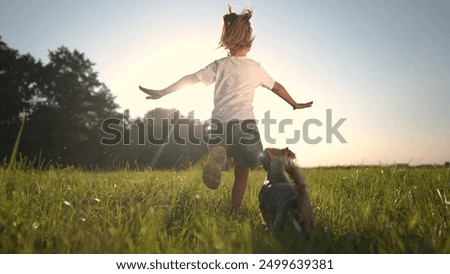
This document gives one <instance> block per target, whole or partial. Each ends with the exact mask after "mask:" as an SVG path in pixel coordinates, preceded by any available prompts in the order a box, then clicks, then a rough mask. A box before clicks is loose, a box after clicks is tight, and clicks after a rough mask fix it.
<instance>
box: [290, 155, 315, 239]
mask: <svg viewBox="0 0 450 274" xmlns="http://www.w3.org/2000/svg"><path fill="white" fill-rule="evenodd" d="M286 173H287V174H288V175H289V177H290V178H291V180H292V181H293V183H294V184H295V185H296V187H297V191H298V199H297V201H298V207H297V210H298V211H299V212H298V223H299V224H300V225H301V226H302V227H303V229H304V230H305V232H306V233H307V234H310V233H311V232H312V231H313V229H314V226H315V220H314V213H313V210H312V207H311V201H310V199H309V195H308V192H307V191H306V189H307V187H308V186H307V185H306V183H305V180H304V178H303V176H302V174H301V173H300V170H299V168H298V166H297V165H296V164H295V163H294V161H293V160H289V161H288V163H287V165H286Z"/></svg>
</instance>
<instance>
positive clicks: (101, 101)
mask: <svg viewBox="0 0 450 274" xmlns="http://www.w3.org/2000/svg"><path fill="white" fill-rule="evenodd" d="M49 59H50V61H49V63H48V64H47V65H45V66H44V68H43V82H42V84H41V85H42V88H41V89H40V93H39V95H38V96H37V98H36V99H35V102H34V106H33V109H32V112H31V115H30V118H29V124H31V126H29V127H27V128H26V131H25V136H27V139H28V140H27V141H28V142H26V144H27V145H28V147H27V148H28V153H37V152H38V151H43V152H44V154H45V156H46V158H48V159H53V160H56V161H57V162H58V163H61V164H77V165H95V164H98V162H99V158H100V157H101V155H102V154H105V153H104V148H103V147H102V146H101V145H100V144H99V139H100V135H101V131H100V129H101V123H102V121H103V120H104V119H107V118H109V117H114V116H117V115H118V113H117V112H116V110H117V108H118V105H117V104H116V103H115V102H114V97H113V96H112V94H111V92H110V90H109V89H108V88H107V87H106V85H105V84H103V83H101V82H100V81H99V80H98V77H97V76H98V74H97V72H95V71H94V70H93V66H94V63H92V62H91V61H90V60H89V59H87V58H85V56H84V54H82V53H79V52H78V51H76V50H74V51H73V52H71V51H70V50H69V49H67V48H66V47H60V48H58V49H57V50H56V51H54V52H50V53H49Z"/></svg>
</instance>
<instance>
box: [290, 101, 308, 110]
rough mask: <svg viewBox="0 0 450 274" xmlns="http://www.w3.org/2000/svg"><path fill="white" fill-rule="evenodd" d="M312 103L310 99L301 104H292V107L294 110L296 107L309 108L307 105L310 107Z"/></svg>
mask: <svg viewBox="0 0 450 274" xmlns="http://www.w3.org/2000/svg"><path fill="white" fill-rule="evenodd" d="M312 104H313V101H311V102H308V103H303V104H298V103H297V104H295V105H294V106H293V108H294V110H296V109H302V108H309V107H311V106H312Z"/></svg>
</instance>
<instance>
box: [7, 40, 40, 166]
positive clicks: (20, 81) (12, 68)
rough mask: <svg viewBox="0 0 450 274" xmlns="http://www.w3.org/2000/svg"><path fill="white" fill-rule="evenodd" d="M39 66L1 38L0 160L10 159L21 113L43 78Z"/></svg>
mask: <svg viewBox="0 0 450 274" xmlns="http://www.w3.org/2000/svg"><path fill="white" fill-rule="evenodd" d="M42 69H43V66H42V63H41V62H40V61H36V60H35V59H34V58H33V57H32V56H31V55H29V54H26V55H20V54H19V53H18V51H17V50H14V49H11V48H9V47H8V45H7V44H6V43H5V42H3V41H2V40H1V37H0V143H1V144H2V145H1V146H0V157H2V158H3V157H5V156H9V155H10V153H11V150H12V147H13V144H14V142H15V139H16V136H17V132H18V129H19V127H20V124H21V121H20V113H21V112H22V111H23V110H24V109H25V110H26V111H27V112H29V111H30V109H32V107H33V104H34V103H35V101H36V95H37V94H38V90H39V83H40V82H41V78H42V74H41V72H42Z"/></svg>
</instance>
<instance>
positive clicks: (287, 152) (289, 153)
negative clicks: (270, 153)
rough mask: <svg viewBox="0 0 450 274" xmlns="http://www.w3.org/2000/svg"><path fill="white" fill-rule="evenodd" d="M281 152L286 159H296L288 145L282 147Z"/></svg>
mask: <svg viewBox="0 0 450 274" xmlns="http://www.w3.org/2000/svg"><path fill="white" fill-rule="evenodd" d="M283 154H284V156H285V157H286V158H288V159H297V157H296V156H295V153H294V152H292V150H290V149H289V147H286V148H285V149H283Z"/></svg>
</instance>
